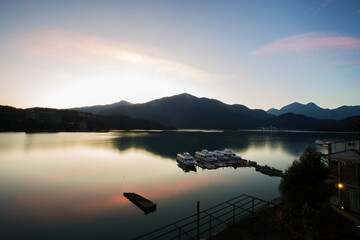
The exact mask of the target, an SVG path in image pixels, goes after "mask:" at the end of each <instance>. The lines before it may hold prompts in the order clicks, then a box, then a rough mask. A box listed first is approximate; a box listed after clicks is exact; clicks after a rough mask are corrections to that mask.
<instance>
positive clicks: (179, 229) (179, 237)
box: [179, 228, 181, 240]
mask: <svg viewBox="0 0 360 240" xmlns="http://www.w3.org/2000/svg"><path fill="white" fill-rule="evenodd" d="M180 239H181V229H180V228H179V240H180Z"/></svg>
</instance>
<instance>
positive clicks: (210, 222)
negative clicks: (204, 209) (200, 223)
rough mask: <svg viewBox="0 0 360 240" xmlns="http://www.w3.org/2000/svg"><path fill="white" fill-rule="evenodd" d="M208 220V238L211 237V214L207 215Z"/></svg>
mask: <svg viewBox="0 0 360 240" xmlns="http://www.w3.org/2000/svg"><path fill="white" fill-rule="evenodd" d="M209 218H210V221H209V238H211V221H212V219H211V214H210V215H209Z"/></svg>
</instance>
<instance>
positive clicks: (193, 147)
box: [0, 131, 356, 239]
mask: <svg viewBox="0 0 360 240" xmlns="http://www.w3.org/2000/svg"><path fill="white" fill-rule="evenodd" d="M355 137H356V135H355V134H345V133H320V132H256V131H237V132H196V131H195V132H194V131H191V132H190V131H184V132H182V131H174V132H155V131H118V132H109V133H42V134H26V133H1V134H0V202H1V204H0V231H1V233H2V236H5V237H6V238H12V239H24V238H27V239H29V238H33V239H37V238H48V239H56V238H57V239H78V238H86V239H99V238H102V239H115V238H116V239H129V238H132V237H135V236H137V235H140V234H142V233H146V232H148V231H151V230H153V229H155V228H158V227H161V226H163V225H165V224H168V223H171V222H173V221H176V220H178V219H180V218H183V217H187V216H188V215H191V214H193V213H194V212H195V211H196V201H197V200H199V201H200V204H201V208H202V209H205V208H207V207H210V206H213V205H215V204H217V203H220V202H223V201H226V200H228V199H230V198H232V197H235V196H238V195H241V194H244V193H245V194H249V195H253V196H256V197H259V198H262V199H265V200H271V199H274V198H277V197H278V196H279V193H278V190H277V187H278V184H279V182H280V178H279V177H270V176H267V175H263V174H261V173H259V172H256V171H255V169H254V168H249V167H245V168H237V169H234V168H220V169H216V170H203V169H201V168H197V171H185V170H183V169H182V168H180V167H179V166H178V164H177V162H176V161H175V158H176V154H177V153H178V152H184V151H188V152H190V153H191V154H192V155H194V152H195V151H198V150H201V149H208V150H215V149H219V150H222V149H224V148H231V149H232V150H233V151H234V152H235V153H236V154H238V155H240V156H241V157H243V158H245V159H248V160H249V159H250V160H253V161H257V162H258V163H259V164H261V165H265V164H267V165H270V166H273V167H276V168H279V169H281V170H285V169H286V168H287V167H288V166H289V165H290V164H291V162H292V161H293V160H294V159H295V158H298V157H299V156H300V154H301V153H302V152H303V151H304V149H305V148H306V147H307V146H308V145H309V143H311V142H314V141H315V140H318V139H319V140H323V141H337V140H343V139H353V138H355ZM313 146H314V147H315V145H313ZM317 149H318V150H320V151H324V150H323V149H320V148H317ZM123 192H136V193H139V194H141V195H143V196H145V197H147V198H148V199H150V200H152V201H153V202H155V203H157V211H156V212H154V213H150V214H147V215H145V214H144V213H143V212H142V211H141V210H140V209H139V208H137V207H136V206H135V205H133V204H132V203H131V202H130V201H129V200H127V199H126V198H124V197H123V195H122V194H123Z"/></svg>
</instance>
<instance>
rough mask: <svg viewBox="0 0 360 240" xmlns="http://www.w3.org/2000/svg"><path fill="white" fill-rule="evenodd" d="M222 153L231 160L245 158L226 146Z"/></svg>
mask: <svg viewBox="0 0 360 240" xmlns="http://www.w3.org/2000/svg"><path fill="white" fill-rule="evenodd" d="M222 153H223V154H224V155H225V156H226V157H227V158H228V159H229V160H236V161H243V159H242V158H241V157H239V156H237V155H236V154H235V153H233V152H232V151H231V150H230V149H229V148H225V149H224V151H222Z"/></svg>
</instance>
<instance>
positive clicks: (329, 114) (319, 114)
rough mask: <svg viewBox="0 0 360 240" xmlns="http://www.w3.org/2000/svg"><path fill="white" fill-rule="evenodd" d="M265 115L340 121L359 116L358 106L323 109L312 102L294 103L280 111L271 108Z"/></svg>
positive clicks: (359, 108)
mask: <svg viewBox="0 0 360 240" xmlns="http://www.w3.org/2000/svg"><path fill="white" fill-rule="evenodd" d="M267 113H269V114H272V115H275V116H280V115H282V114H285V113H294V114H302V115H305V116H308V117H313V118H318V119H333V120H342V119H345V118H348V117H352V116H360V106H342V107H339V108H336V109H324V108H321V107H319V106H318V105H316V104H315V103H312V102H310V103H308V104H306V105H305V104H301V103H298V102H294V103H292V104H289V105H287V106H284V107H282V108H281V109H275V108H271V109H269V110H268V111H267Z"/></svg>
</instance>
